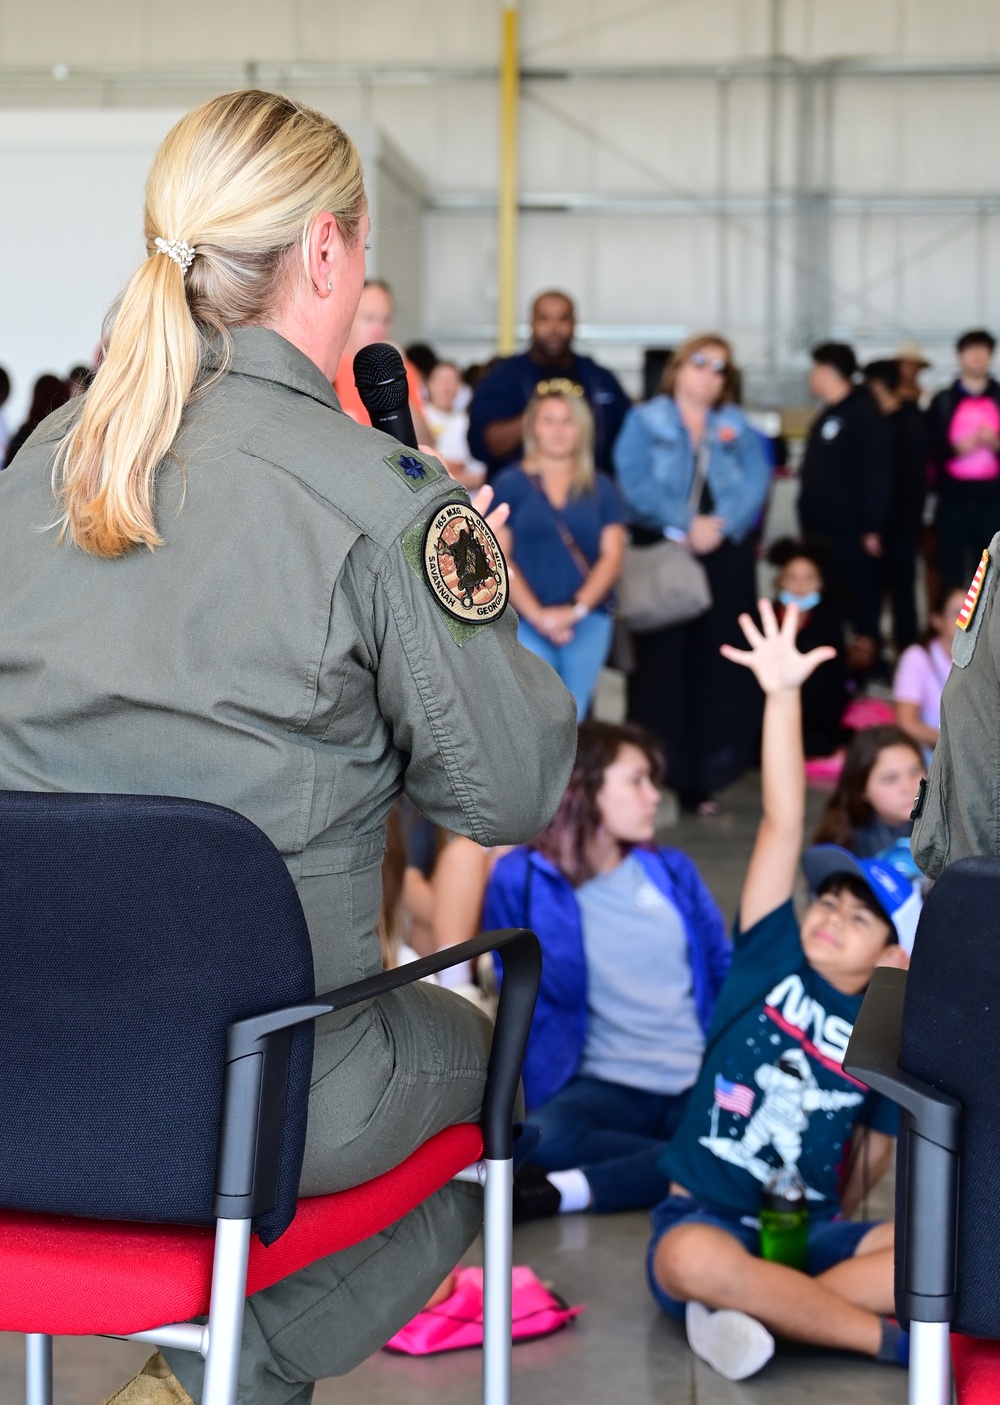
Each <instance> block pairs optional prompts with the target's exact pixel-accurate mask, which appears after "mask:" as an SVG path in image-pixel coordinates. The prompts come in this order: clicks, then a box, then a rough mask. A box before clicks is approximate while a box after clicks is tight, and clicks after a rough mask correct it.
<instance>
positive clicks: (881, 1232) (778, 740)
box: [648, 600, 912, 1380]
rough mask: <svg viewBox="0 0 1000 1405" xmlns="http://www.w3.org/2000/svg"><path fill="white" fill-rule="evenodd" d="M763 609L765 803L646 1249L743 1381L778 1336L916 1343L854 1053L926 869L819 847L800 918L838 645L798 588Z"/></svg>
mask: <svg viewBox="0 0 1000 1405" xmlns="http://www.w3.org/2000/svg"><path fill="white" fill-rule="evenodd" d="M760 614H761V621H762V624H763V630H762V631H760V630H758V629H757V627H756V626H755V625H754V623H753V621H752V620H751V619H750V618H749V616H746V615H744V616H741V619H740V623H741V626H742V628H743V632H744V634H745V635H746V637H747V641H748V642H749V644H750V649H749V651H746V650H742V651H741V650H737V649H733V648H730V647H728V646H727V647H725V648H724V650H723V652H724V653H725V655H726V657H727V658H729V659H731V660H732V661H733V662H734V663H738V664H742V665H743V666H744V667H748V668H750V669H751V670H752V671H753V673H754V675H755V676H756V678H757V681H758V682H759V683H760V685H761V688H762V689H763V691H764V693H765V695H766V706H765V710H764V734H763V757H762V789H763V816H762V818H761V822H760V828H759V830H758V832H757V839H756V843H755V846H754V850H753V854H752V857H751V859H750V866H749V868H748V869H747V874H746V878H745V880H744V884H743V892H742V897H741V900H740V910H739V920H738V924H737V927H738V930H737V933H736V938H735V944H734V952H733V962H732V966H731V967H730V971H729V975H728V976H727V978H726V982H725V985H724V986H723V988H722V992H721V994H720V996H719V1001H718V1004H717V1006H716V1010H715V1016H714V1019H713V1022H712V1026H711V1028H710V1029H709V1032H708V1040H707V1044H706V1050H705V1056H704V1061H703V1063H702V1068H701V1072H700V1074H699V1077H698V1080H697V1082H696V1083H695V1086H694V1088H693V1090H692V1092H691V1095H690V1098H689V1101H688V1104H687V1108H686V1110H685V1114H684V1118H683V1120H682V1122H681V1124H680V1127H679V1129H678V1131H677V1133H676V1135H675V1136H674V1139H673V1141H672V1142H671V1143H670V1144H669V1146H668V1147H667V1149H666V1151H665V1152H664V1153H663V1155H662V1157H661V1160H660V1167H661V1169H662V1170H663V1172H664V1174H665V1175H666V1176H667V1177H668V1178H669V1180H670V1182H671V1186H670V1194H669V1196H668V1197H667V1198H666V1199H665V1200H663V1201H661V1203H660V1204H659V1205H658V1206H657V1207H656V1209H655V1210H654V1211H653V1228H654V1233H653V1239H652V1243H651V1244H650V1248H649V1257H648V1268H649V1278H650V1285H651V1287H652V1291H653V1295H654V1297H655V1298H656V1300H657V1302H658V1303H659V1305H660V1306H661V1307H662V1308H663V1310H664V1311H665V1312H667V1313H670V1314H671V1315H672V1316H675V1317H678V1318H686V1323H687V1332H688V1340H689V1342H690V1344H691V1347H692V1349H693V1350H694V1351H695V1352H696V1353H697V1354H698V1355H699V1356H700V1357H702V1358H703V1359H704V1360H705V1361H707V1362H708V1363H709V1365H711V1366H712V1367H714V1369H715V1370H717V1371H719V1372H720V1373H721V1374H722V1375H724V1376H727V1377H728V1378H729V1379H730V1380H742V1379H744V1378H745V1377H747V1376H751V1375H753V1374H754V1373H755V1372H756V1371H759V1370H760V1369H761V1368H762V1367H763V1366H764V1365H765V1364H766V1363H767V1362H768V1360H769V1359H770V1357H771V1355H772V1354H773V1352H774V1337H775V1336H780V1337H787V1338H791V1339H793V1340H795V1341H799V1342H808V1343H813V1344H815V1345H817V1346H826V1347H836V1348H840V1349H846V1350H851V1351H857V1352H860V1353H863V1354H865V1355H867V1356H870V1357H873V1358H876V1359H878V1360H880V1361H886V1362H897V1363H899V1364H903V1362H904V1359H905V1356H906V1347H907V1338H906V1336H905V1334H904V1333H902V1332H901V1330H900V1328H899V1327H898V1326H897V1325H896V1324H895V1323H894V1322H892V1321H890V1320H889V1314H891V1313H892V1311H893V1255H892V1243H893V1230H892V1225H891V1224H871V1223H867V1224H866V1223H856V1222H853V1221H850V1220H848V1219H846V1218H844V1216H846V1215H849V1214H851V1213H852V1211H853V1210H854V1209H855V1208H856V1207H857V1206H858V1205H860V1203H861V1200H862V1192H863V1187H865V1186H867V1185H871V1184H872V1183H874V1181H875V1180H877V1179H878V1177H879V1176H881V1175H882V1174H883V1172H884V1171H885V1170H886V1168H887V1167H888V1164H889V1160H890V1156H891V1151H892V1137H893V1135H894V1132H895V1127H896V1113H895V1109H894V1107H893V1106H892V1105H891V1104H890V1103H889V1102H887V1101H886V1100H884V1099H883V1098H881V1097H879V1096H878V1095H876V1094H874V1093H872V1092H870V1091H869V1090H868V1089H867V1088H866V1087H864V1085H863V1084H861V1083H858V1082H857V1081H856V1080H855V1079H853V1078H851V1077H849V1076H848V1075H847V1074H846V1073H845V1072H844V1070H843V1067H842V1064H843V1059H844V1053H845V1050H846V1048H847V1042H848V1039H849V1038H850V1034H851V1030H852V1028H853V1024H854V1020H855V1018H856V1017H857V1013H858V1010H859V1009H860V1006H861V1000H862V997H863V995H864V991H865V987H866V986H867V984H868V982H869V980H870V979H871V976H872V972H873V971H874V970H875V967H876V966H877V965H880V964H892V965H905V964H906V957H905V955H904V954H903V953H902V951H901V950H900V947H899V946H898V944H897V943H898V940H899V938H900V936H902V935H904V934H903V933H900V932H897V930H896V927H895V926H894V920H893V919H894V915H895V914H897V913H901V912H902V910H903V909H904V905H905V904H906V903H907V900H908V899H909V897H910V885H909V884H908V883H906V882H905V881H904V880H902V879H900V877H899V876H898V875H897V874H895V873H894V872H893V871H892V869H890V868H889V867H888V866H887V865H885V864H883V863H881V862H880V861H879V860H878V859H858V858H855V857H854V856H853V855H851V854H848V853H847V852H846V851H844V850H842V849H839V848H837V847H836V846H834V845H820V846H817V847H814V848H812V849H810V850H807V852H806V853H805V854H804V855H802V862H803V867H804V869H805V873H806V877H807V879H808V881H809V884H810V887H811V888H812V891H813V894H814V896H813V898H812V901H811V902H810V904H809V906H808V908H807V909H806V911H805V913H804V914H803V917H802V921H801V923H800V922H799V921H798V920H797V918H796V915H795V909H794V907H793V905H792V895H793V891H794V888H795V882H796V874H797V871H798V866H799V859H800V855H801V848H802V839H803V826H804V822H805V781H804V771H803V756H802V727H801V718H800V711H799V708H800V690H801V687H802V684H803V682H804V681H805V680H806V678H808V677H809V675H810V674H811V673H812V671H813V670H814V669H815V668H816V667H818V665H819V664H820V663H822V662H823V661H824V660H825V659H826V658H828V657H829V656H830V654H831V653H832V650H830V649H826V648H818V649H814V650H812V651H811V652H810V653H808V654H801V653H799V651H798V650H797V648H796V646H795V638H796V623H797V621H796V614H797V611H796V609H795V606H794V605H793V606H790V607H789V609H788V610H787V612H786V614H785V617H784V620H783V622H782V625H781V628H780V629H779V627H778V624H777V621H776V619H775V616H774V611H773V609H772V608H771V605H770V603H769V602H768V601H766V600H764V601H761V603H760ZM911 906H912V905H911ZM909 911H910V909H909V908H907V909H906V912H907V913H909ZM901 920H902V919H901ZM906 935H908V934H906ZM845 1166H846V1171H844V1168H845ZM775 1197H781V1199H779V1200H778V1201H777V1202H776V1201H775ZM776 1204H777V1208H784V1209H786V1210H790V1211H791V1212H793V1213H791V1214H790V1215H786V1216H785V1221H784V1222H785V1223H786V1226H787V1224H788V1223H789V1222H792V1223H795V1224H796V1232H795V1233H794V1234H793V1235H792V1236H791V1237H789V1236H787V1235H786V1237H785V1240H784V1243H783V1244H782V1240H781V1239H780V1238H779V1237H778V1236H777V1235H770V1234H768V1235H765V1234H762V1229H766V1228H767V1227H768V1223H769V1218H768V1211H769V1210H773V1209H775V1208H776ZM805 1211H807V1212H808V1213H807V1214H806V1213H805ZM762 1215H763V1219H762ZM793 1241H794V1242H793ZM762 1243H763V1245H764V1248H765V1249H766V1250H767V1257H763V1256H762ZM790 1246H791V1247H793V1248H794V1249H795V1250H796V1251H797V1252H795V1253H789V1252H788V1250H789V1247H790ZM779 1260H783V1261H779ZM796 1260H797V1262H798V1264H799V1266H798V1267H792V1266H790V1264H791V1263H792V1262H793V1261H796Z"/></svg>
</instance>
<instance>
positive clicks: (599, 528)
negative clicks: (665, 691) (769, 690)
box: [493, 390, 625, 718]
mask: <svg viewBox="0 0 1000 1405" xmlns="http://www.w3.org/2000/svg"><path fill="white" fill-rule="evenodd" d="M593 443H594V423H593V417H592V415H591V412H590V407H589V406H588V405H587V402H586V400H585V399H584V398H583V392H582V390H581V392H580V394H579V395H573V394H571V393H569V392H566V391H563V390H560V391H558V392H549V393H543V394H541V395H539V394H537V393H536V394H535V395H534V396H533V397H532V399H531V400H530V401H529V403H528V408H527V409H526V410H525V412H524V448H525V454H524V462H523V463H521V464H513V465H511V467H510V468H505V469H503V470H502V472H500V473H499V474H497V476H496V478H495V479H494V480H493V487H494V489H495V491H496V502H497V504H499V503H502V502H506V503H509V504H510V518H509V519H508V522H507V525H506V527H505V528H502V529H501V531H500V533H499V536H500V540H501V544H502V546H503V548H504V551H505V552H506V554H507V559H508V560H509V561H512V562H513V564H514V566H515V568H516V569H515V570H514V571H512V572H511V584H510V598H511V601H512V602H513V605H514V608H515V609H516V610H517V613H518V618H519V620H520V624H519V627H518V638H519V640H520V641H521V643H522V644H523V645H524V646H525V647H526V648H528V649H530V650H531V651H532V653H535V654H538V655H539V656H540V657H541V658H543V659H545V661H546V662H547V663H550V664H551V665H552V667H553V668H554V669H555V671H556V672H557V673H558V674H559V677H560V678H561V679H562V680H563V682H564V683H565V684H566V687H567V688H568V689H569V691H570V692H571V693H572V694H573V697H574V699H575V700H576V707H577V714H578V716H579V717H581V718H582V717H584V716H586V713H587V709H588V708H589V706H590V699H591V695H592V694H593V691H594V687H595V685H596V683H597V676H598V674H599V673H600V671H601V668H602V666H603V664H604V660H605V659H606V658H607V656H608V649H609V648H610V645H611V615H610V613H609V609H608V607H609V601H610V598H611V591H612V588H613V586H614V584H615V581H616V580H617V579H618V576H619V574H620V573H621V568H622V555H623V553H624V550H625V529H624V527H623V526H622V510H621V506H620V504H619V502H618V494H617V493H616V492H615V487H614V484H613V483H612V482H611V480H610V479H608V478H605V476H604V474H603V473H597V472H596V471H595V469H594V453H593Z"/></svg>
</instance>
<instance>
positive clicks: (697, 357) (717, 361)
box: [688, 351, 729, 376]
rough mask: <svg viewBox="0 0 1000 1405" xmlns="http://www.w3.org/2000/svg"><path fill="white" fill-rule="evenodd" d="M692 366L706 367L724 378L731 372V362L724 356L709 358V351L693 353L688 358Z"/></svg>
mask: <svg viewBox="0 0 1000 1405" xmlns="http://www.w3.org/2000/svg"><path fill="white" fill-rule="evenodd" d="M688 359H689V360H690V362H691V365H692V366H700V367H701V368H702V369H704V368H705V367H706V366H707V367H708V369H709V370H710V371H714V372H715V374H716V375H717V376H724V375H725V374H726V372H727V371H728V370H729V362H728V361H727V360H726V358H725V357H724V356H709V354H708V352H707V351H692V353H691V355H690V357H689V358H688Z"/></svg>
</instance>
